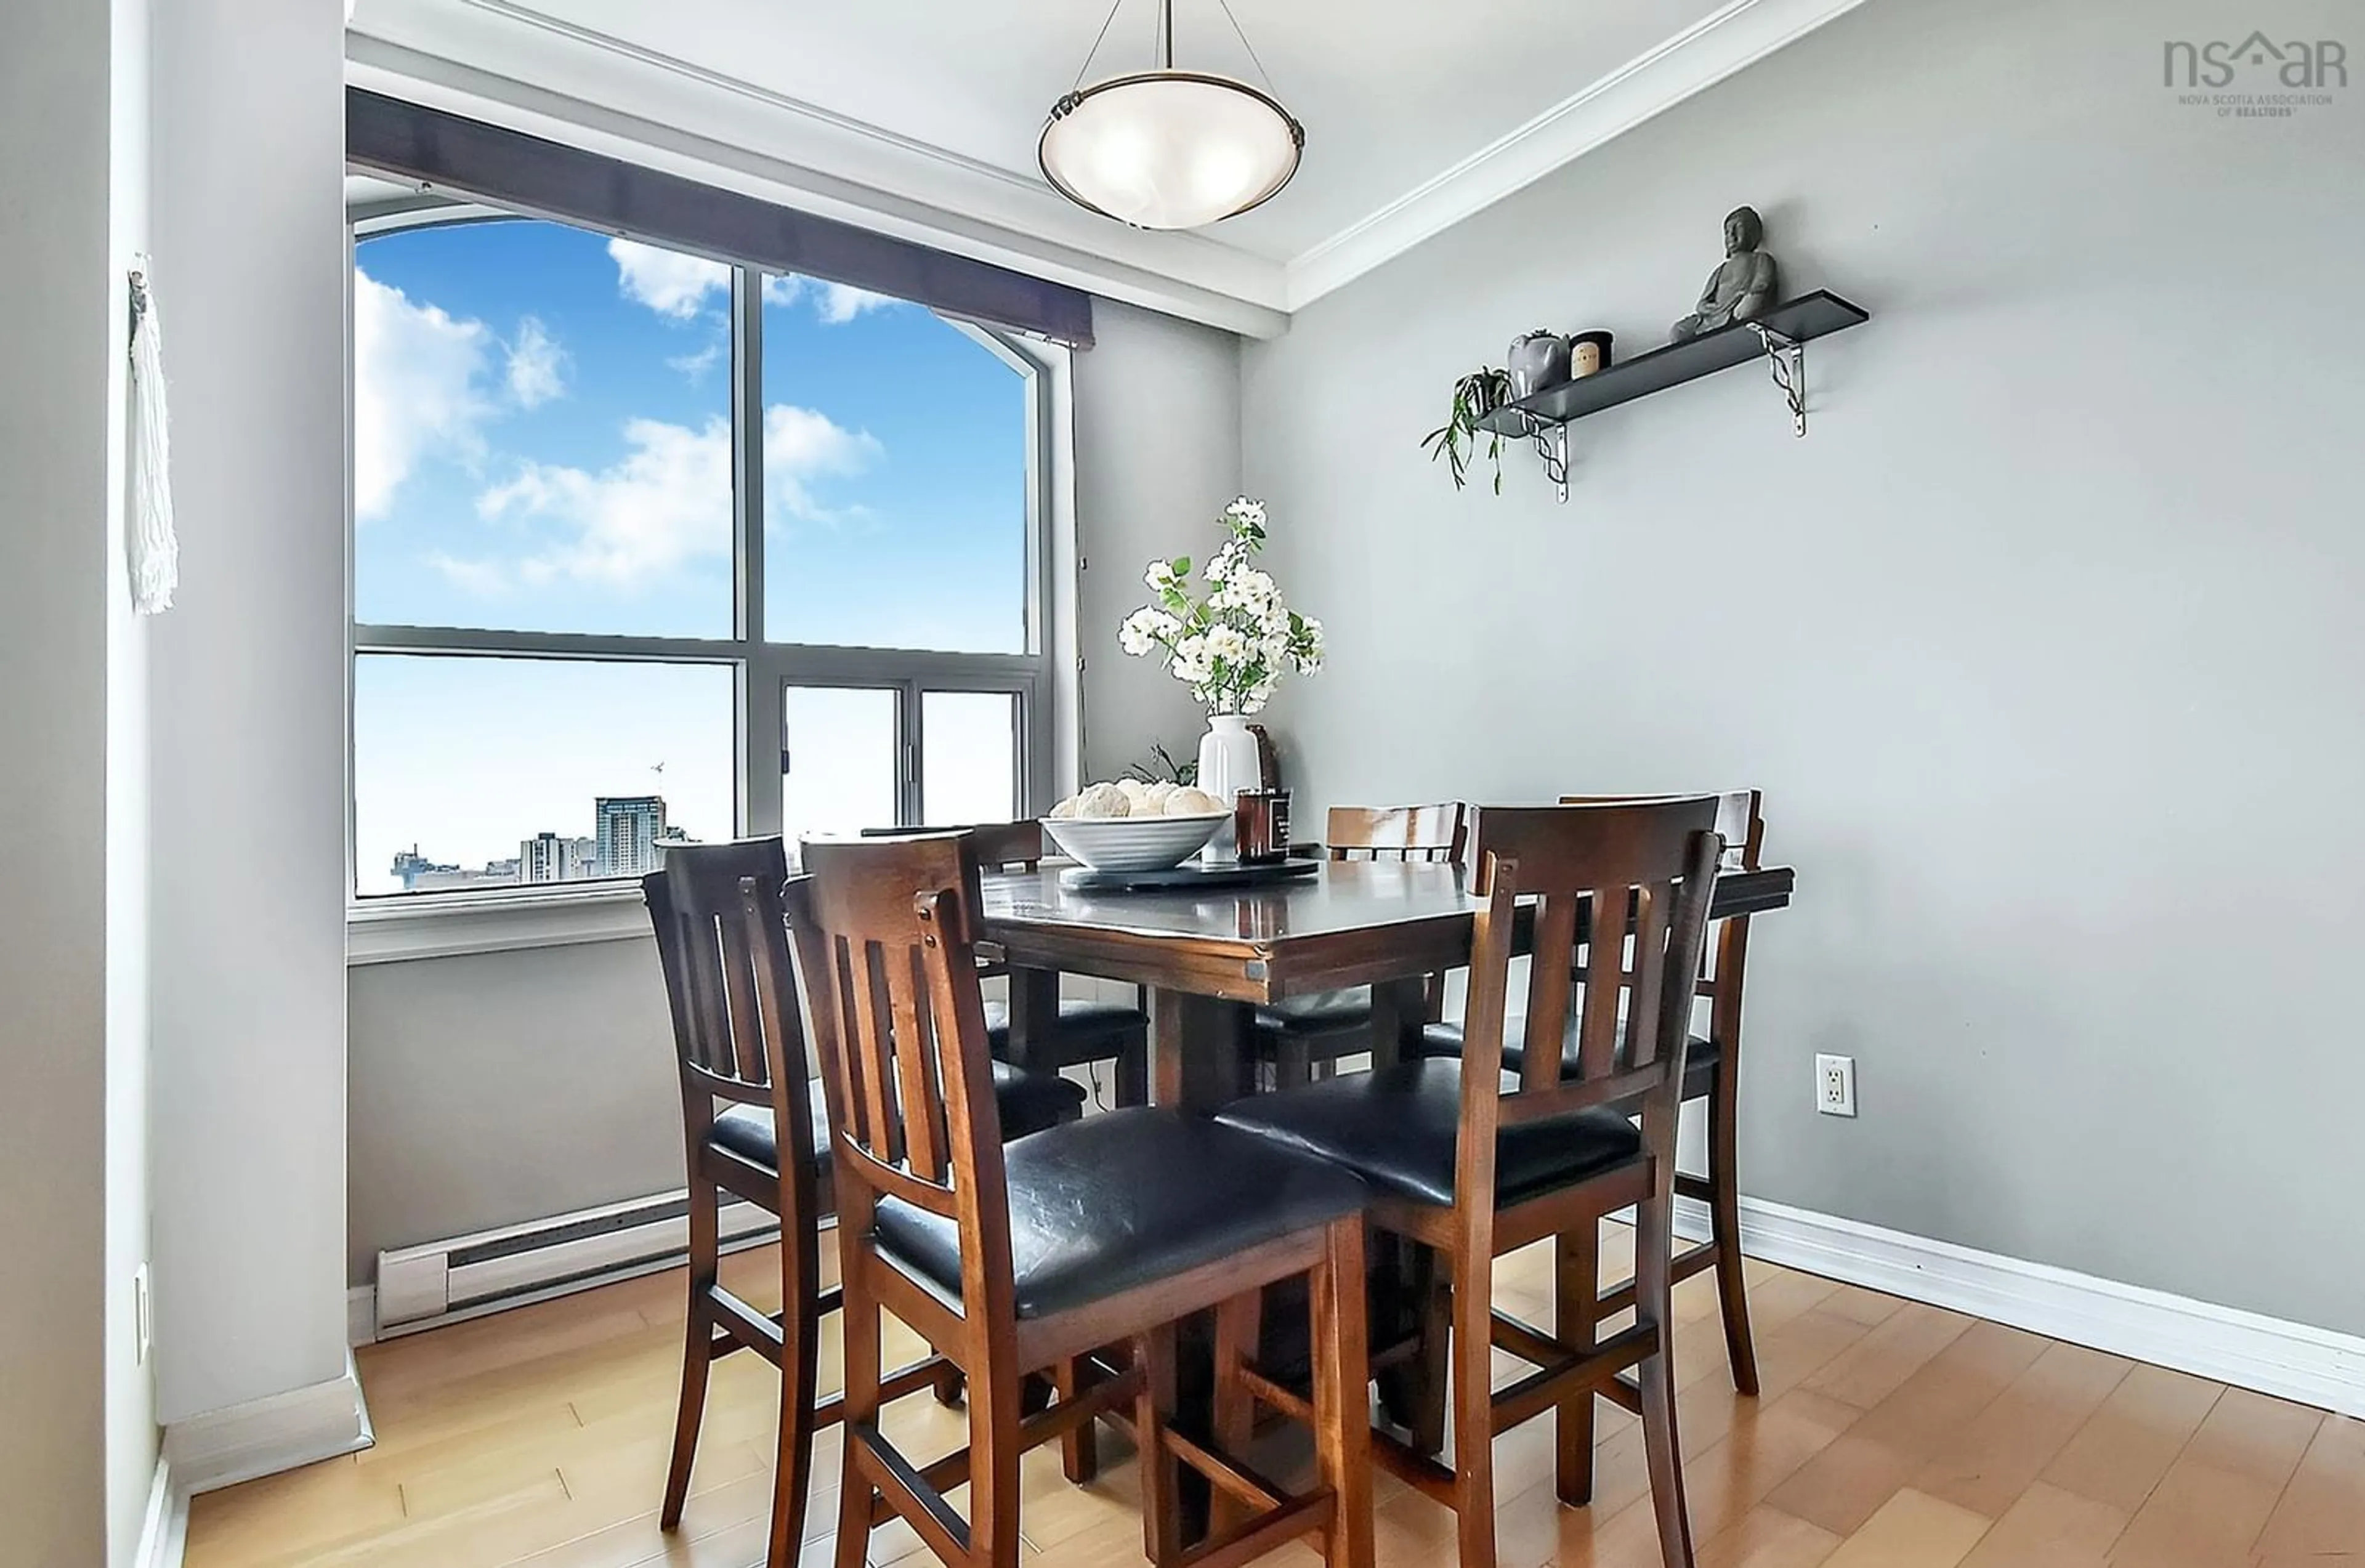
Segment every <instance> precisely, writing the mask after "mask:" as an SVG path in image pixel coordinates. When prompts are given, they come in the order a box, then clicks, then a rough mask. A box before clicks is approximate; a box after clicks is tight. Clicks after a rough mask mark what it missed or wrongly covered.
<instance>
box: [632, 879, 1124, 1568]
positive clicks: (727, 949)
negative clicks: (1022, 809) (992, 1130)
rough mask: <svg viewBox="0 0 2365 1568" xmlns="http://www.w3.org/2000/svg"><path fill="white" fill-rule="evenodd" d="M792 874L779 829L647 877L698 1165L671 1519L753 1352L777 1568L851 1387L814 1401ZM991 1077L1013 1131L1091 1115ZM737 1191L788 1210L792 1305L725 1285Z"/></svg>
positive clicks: (815, 1117)
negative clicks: (721, 1385)
mask: <svg viewBox="0 0 2365 1568" xmlns="http://www.w3.org/2000/svg"><path fill="white" fill-rule="evenodd" d="M787 874H788V863H787V856H786V853H785V852H784V850H783V849H782V846H781V844H780V841H779V839H777V838H764V839H752V840H748V841H746V842H744V843H737V844H702V845H693V846H682V847H679V848H674V849H669V850H667V852H666V865H665V869H664V870H661V871H654V872H651V873H650V874H649V875H648V876H646V877H644V878H643V879H642V880H641V889H642V893H643V896H644V898H645V899H646V900H647V902H648V908H649V924H650V925H651V927H652V928H653V930H654V932H655V935H656V945H657V958H658V965H659V968H660V969H662V970H663V972H664V976H665V987H666V1000H667V1005H668V1006H669V1007H670V1009H671V1011H672V1014H673V1030H674V1043H675V1047H676V1054H677V1057H678V1065H679V1068H680V1076H681V1118H682V1135H683V1143H684V1146H685V1148H686V1150H687V1154H688V1161H687V1163H688V1169H689V1323H688V1327H687V1333H686V1337H685V1339H684V1343H683V1349H682V1361H681V1400H680V1406H679V1408H678V1411H677V1413H676V1416H675V1420H674V1442H673V1460H672V1464H671V1467H670V1469H669V1470H668V1472H667V1477H666V1492H665V1505H664V1508H663V1510H662V1512H661V1513H660V1514H659V1516H658V1518H659V1522H660V1523H661V1524H662V1525H663V1527H664V1528H665V1529H673V1528H674V1527H675V1526H676V1525H678V1523H679V1522H680V1520H681V1511H682V1506H683V1504H684V1503H685V1501H687V1499H688V1497H689V1479H690V1470H691V1467H692V1464H693V1462H695V1460H696V1458H697V1453H698V1430H699V1426H700V1423H701V1417H703V1415H704V1413H705V1408H706V1385H707V1374H708V1372H709V1369H710V1368H711V1367H712V1364H713V1362H714V1361H715V1360H716V1358H718V1357H721V1356H727V1355H730V1354H732V1353H733V1352H734V1351H738V1350H753V1351H755V1352H756V1353H757V1355H759V1356H761V1357H763V1358H764V1359H765V1360H766V1361H770V1362H771V1363H772V1364H773V1365H774V1366H776V1367H778V1368H779V1371H780V1421H779V1441H778V1467H777V1469H776V1471H775V1473H774V1476H773V1484H772V1519H771V1531H770V1538H769V1543H768V1548H767V1556H766V1559H765V1561H766V1562H767V1563H768V1565H769V1568H786V1565H787V1564H789V1563H790V1562H794V1561H795V1559H796V1549H797V1544H798V1542H799V1541H800V1540H801V1539H802V1527H803V1522H804V1510H805V1489H806V1483H807V1480H808V1478H809V1472H810V1470H811V1468H812V1456H813V1433H814V1431H815V1430H816V1429H818V1428H824V1427H827V1426H830V1425H832V1424H833V1423H835V1421H836V1420H837V1419H838V1417H839V1413H840V1409H841V1405H840V1401H839V1400H837V1399H835V1398H831V1399H826V1400H819V1401H816V1399H815V1397H814V1387H813V1383H814V1376H815V1365H816V1355H817V1350H818V1347H819V1344H820V1334H821V1319H822V1316H823V1315H824V1314H825V1313H829V1312H833V1311H835V1310H836V1309H837V1306H838V1300H839V1293H838V1292H837V1291H835V1290H830V1291H824V1290H823V1289H822V1288H821V1283H820V1250H819V1249H820V1221H821V1217H822V1215H824V1213H826V1212H827V1209H828V1206H829V1204H828V1193H827V1180H826V1172H827V1169H828V1167H827V1159H828V1153H829V1126H828V1123H827V1120H826V1119H825V1118H824V1116H823V1115H822V1114H820V1113H819V1106H818V1104H817V1103H816V1102H815V1100H814V1097H813V1091H812V1087H811V1082H810V1080H809V1078H808V1076H807V1068H806V1060H805V1035H804V1028H803V1025H802V1024H801V1021H800V1018H799V1014H798V1008H797V990H796V983H795V978H794V974H793V971H792V968H791V961H790V946H789V932H788V929H787V927H786V925H785V924H783V921H784V917H785V910H786V904H785V902H784V899H783V893H782V883H783V881H784V880H785V879H786V877H787ZM993 1087H994V1092H995V1096H996V1100H997V1103H998V1106H999V1109H1000V1113H1001V1115H1002V1118H1003V1126H1006V1127H1008V1128H1010V1129H1011V1131H1012V1136H1014V1137H1015V1136H1017V1135H1018V1134H1020V1133H1023V1132H1027V1131H1037V1130H1040V1129H1042V1128H1045V1127H1049V1126H1055V1125H1057V1124H1059V1123H1060V1122H1063V1121H1072V1120H1074V1119H1075V1118H1076V1117H1077V1116H1079V1115H1081V1114H1082V1110H1083V1093H1082V1090H1080V1089H1078V1088H1077V1087H1076V1086H1075V1085H1074V1084H1071V1083H1067V1082H1065V1081H1061V1080H1059V1079H1056V1078H1035V1077H1029V1076H1026V1075H1024V1074H1020V1073H1017V1072H1015V1071H1014V1070H1007V1069H1004V1070H1001V1071H1000V1072H999V1073H998V1074H997V1076H996V1078H995V1081H994V1085H993ZM718 1105H719V1106H721V1107H722V1109H721V1110H720V1111H719V1112H718V1110H717V1107H718ZM725 1192H727V1193H731V1194H732V1195H733V1196H734V1197H737V1198H743V1199H745V1200H746V1201H747V1202H749V1203H752V1204H757V1205H758V1206H759V1207H761V1208H763V1209H765V1210H766V1211H768V1213H771V1214H773V1215H778V1216H779V1221H780V1242H779V1255H780V1300H781V1303H782V1308H781V1310H780V1311H779V1313H776V1314H767V1313H763V1312H759V1311H757V1309H756V1308H755V1307H753V1306H750V1305H748V1304H747V1303H746V1302H745V1301H744V1300H742V1299H741V1298H740V1297H739V1296H738V1295H736V1294H734V1293H733V1292H731V1291H729V1290H727V1289H725V1288H724V1287H723V1284H722V1283H721V1282H720V1280H719V1277H718V1267H719V1254H720V1251H721V1247H720V1235H719V1218H720V1210H721V1205H722V1194H723V1193H725ZM955 1375H956V1373H955V1372H954V1371H953V1369H952V1368H951V1367H950V1366H949V1364H947V1363H945V1362H943V1361H933V1362H929V1363H923V1364H921V1365H918V1366H913V1367H908V1368H905V1369H904V1370H902V1372H897V1373H896V1374H895V1375H894V1376H893V1377H891V1378H888V1379H886V1380H884V1382H883V1383H882V1384H881V1388H882V1394H881V1397H884V1398H896V1397H900V1396H901V1395H902V1394H907V1393H910V1392H912V1391H913V1390H914V1389H918V1388H923V1387H933V1388H936V1390H937V1391H938V1392H939V1394H943V1393H945V1392H947V1391H948V1390H950V1389H951V1388H953V1387H954V1386H955V1385H954V1383H953V1382H952V1379H953V1378H954V1376H955Z"/></svg>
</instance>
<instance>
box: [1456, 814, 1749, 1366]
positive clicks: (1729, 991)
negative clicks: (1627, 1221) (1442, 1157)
mask: <svg viewBox="0 0 2365 1568" xmlns="http://www.w3.org/2000/svg"><path fill="white" fill-rule="evenodd" d="M1664 798H1665V797H1664V796H1661V797H1653V796H1638V795H1564V796H1562V797H1561V803H1562V804H1563V805H1605V804H1610V803H1614V802H1618V801H1642V800H1651V799H1664ZM1764 803H1765V797H1764V796H1763V794H1762V793H1761V792H1760V791H1758V790H1731V791H1728V792H1727V793H1725V794H1724V795H1722V796H1721V797H1719V799H1718V801H1717V812H1716V831H1717V834H1718V836H1719V837H1721V838H1722V839H1723V840H1724V846H1725V852H1724V853H1725V866H1726V868H1727V869H1730V870H1736V871H1754V870H1756V869H1757V868H1758V866H1759V864H1760V857H1761V856H1762V855H1763V853H1764V850H1765V815H1764V812H1763V806H1764ZM1708 953H1709V959H1708V962H1707V964H1706V965H1705V966H1704V967H1703V969H1702V971H1701V976H1700V981H1699V995H1700V997H1701V999H1702V1000H1704V1001H1705V1002H1708V1004H1709V1017H1708V1032H1707V1033H1706V1034H1705V1035H1700V1034H1695V1035H1694V1036H1692V1040H1691V1046H1690V1048H1689V1049H1688V1050H1687V1052H1686V1053H1685V1058H1684V1099H1685V1100H1686V1101H1687V1102H1688V1101H1694V1100H1704V1101H1706V1102H1707V1104H1708V1127H1707V1133H1708V1137H1707V1161H1706V1170H1705V1171H1704V1172H1703V1173H1702V1174H1700V1175H1698V1176H1694V1175H1691V1174H1689V1173H1688V1172H1684V1171H1678V1172H1677V1173H1676V1193H1678V1194H1680V1195H1681V1196H1683V1197H1687V1198H1692V1199H1696V1200H1698V1201H1699V1202H1701V1203H1704V1204H1707V1205H1708V1211H1709V1237H1708V1239H1707V1240H1705V1241H1702V1242H1699V1243H1697V1244H1695V1245H1693V1246H1690V1247H1687V1248H1686V1249H1684V1250H1682V1251H1681V1252H1678V1253H1676V1258H1675V1264H1674V1273H1675V1280H1676V1283H1677V1284H1681V1283H1682V1282H1684V1281H1686V1280H1687V1279H1690V1278H1691V1277H1692V1276H1693V1275H1694V1274H1698V1273H1703V1272H1706V1271H1709V1270H1710V1269H1713V1270H1715V1271H1716V1289H1717V1300H1718V1304H1719V1308H1720V1310H1721V1314H1722V1316H1723V1322H1724V1349H1725V1361H1726V1364H1727V1365H1728V1366H1729V1367H1730V1368H1731V1369H1732V1386H1733V1387H1734V1388H1735V1389H1736V1390H1737V1391H1739V1392H1740V1393H1742V1394H1748V1395H1751V1396H1754V1395H1755V1394H1756V1393H1757V1387H1758V1383H1757V1349H1756V1342H1755V1340H1754V1338H1753V1337H1752V1335H1751V1333H1750V1328H1749V1294H1748V1291H1747V1289H1746V1288H1745V1285H1744V1283H1743V1276H1742V1256H1741V1177H1740V1163H1741V1161H1740V1142H1741V1115H1740V1107H1741V987H1742V979H1743V974H1744V973H1745V972H1746V969H1747V968H1748V959H1749V917H1748V916H1747V915H1745V914H1737V915H1732V916H1730V917H1728V918H1726V919H1724V920H1721V921H1718V922H1717V923H1716V925H1715V928H1714V934H1713V935H1712V937H1711V939H1710V940H1709V944H1708ZM1513 1032H1514V1033H1515V1034H1516V1033H1517V1031H1516V1030H1514V1031H1513ZM1422 1046H1423V1049H1424V1050H1426V1051H1427V1052H1428V1053H1429V1055H1432V1056H1458V1055H1460V1054H1461V1049H1462V1031H1461V1029H1460V1027H1459V1026H1458V1025H1452V1024H1432V1025H1429V1027H1428V1028H1427V1029H1426V1030H1424V1031H1423V1032H1422ZM1576 1051H1577V1042H1576V1039H1575V1036H1574V1034H1573V1033H1572V1034H1571V1035H1570V1036H1569V1037H1568V1038H1567V1039H1566V1041H1565V1042H1564V1046H1563V1047H1562V1054H1561V1060H1562V1063H1563V1067H1562V1070H1563V1072H1564V1073H1565V1072H1566V1071H1568V1070H1569V1064H1572V1063H1573V1062H1575V1059H1576ZM1519 1058H1520V1053H1519V1051H1518V1050H1517V1049H1515V1048H1513V1047H1505V1049H1504V1053H1503V1059H1504V1062H1505V1064H1506V1065H1507V1066H1508V1067H1509V1068H1510V1069H1511V1070H1513V1071H1517V1070H1519ZM1633 1292H1634V1282H1633V1281H1632V1280H1631V1279H1629V1280H1627V1281H1626V1282H1623V1283H1621V1284H1619V1285H1616V1286H1613V1287H1611V1288H1610V1289H1609V1290H1608V1292H1607V1293H1605V1294H1604V1295H1603V1297H1602V1302H1601V1312H1602V1316H1605V1317H1608V1316H1616V1315H1617V1314H1618V1313H1620V1312H1622V1311H1624V1310H1625V1309H1626V1308H1628V1307H1630V1306H1631V1305H1633V1304H1634V1302H1633ZM1612 1397H1622V1394H1613V1395H1612Z"/></svg>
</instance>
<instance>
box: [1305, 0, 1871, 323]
mask: <svg viewBox="0 0 2365 1568" xmlns="http://www.w3.org/2000/svg"><path fill="white" fill-rule="evenodd" d="M1862 3H1863V0H1730V3H1729V4H1727V5H1726V6H1724V7H1723V8H1722V9H1721V10H1718V11H1715V12H1712V13H1711V14H1709V16H1706V17H1701V18H1700V19H1699V20H1698V22H1696V23H1694V24H1693V25H1692V26H1691V27H1689V28H1686V29H1685V30H1684V31H1682V32H1680V33H1677V34H1676V35H1675V36H1674V37H1673V38H1670V39H1667V40H1666V41H1665V42H1664V43H1662V44H1660V45H1659V46H1658V47H1657V48H1655V49H1653V50H1649V51H1648V52H1647V53H1644V54H1642V55H1638V56H1637V57H1635V58H1634V59H1632V60H1631V61H1628V62H1626V63H1625V64H1624V65H1621V66H1620V67H1619V68H1618V69H1617V70H1615V71H1613V72H1611V73H1609V74H1608V75H1607V76H1604V77H1602V78H1601V79H1600V80H1599V81H1597V82H1595V83H1593V84H1590V85H1588V86H1586V87H1583V88H1581V89H1579V90H1578V91H1576V92H1575V93H1572V94H1571V95H1568V96H1567V97H1565V98H1563V99H1562V100H1561V101H1560V102H1559V103H1557V104H1554V105H1553V106H1552V107H1550V108H1548V109H1546V110H1545V111H1544V112H1543V113H1541V114H1540V115H1538V116H1536V117H1535V118H1533V119H1531V120H1530V121H1528V123H1527V124H1525V125H1523V126H1521V127H1519V129H1517V130H1514V131H1512V132H1511V133H1510V134H1509V135H1508V136H1505V137H1502V138H1500V139H1499V140H1496V141H1495V142H1493V143H1491V144H1490V145H1488V146H1485V147H1483V148H1481V149H1479V150H1478V151H1475V152H1474V153H1472V154H1471V155H1470V156H1469V157H1467V158H1464V159H1463V160H1462V162H1459V163H1456V164H1454V165H1453V167H1452V168H1450V169H1448V170H1446V171H1445V172H1444V173H1442V174H1438V175H1437V176H1436V177H1435V178H1433V179H1429V180H1426V181H1424V182H1422V183H1421V184H1420V185H1417V186H1415V187H1414V188H1413V189H1411V190H1409V191H1407V192H1406V193H1405V194H1404V195H1403V196H1398V197H1397V198H1396V199H1395V200H1394V201H1392V202H1389V203H1388V204H1387V205H1386V206H1384V207H1381V208H1379V209H1378V210H1377V211H1375V212H1373V213H1372V214H1370V215H1369V216H1368V217H1365V218H1362V219H1361V220H1359V221H1358V222H1355V223H1352V224H1350V225H1349V226H1348V227H1346V228H1345V229H1342V230H1339V232H1338V233H1336V234H1333V235H1332V236H1330V238H1328V240H1325V241H1322V242H1321V243H1320V244H1318V245H1316V246H1314V247H1312V248H1311V249H1309V250H1307V251H1306V252H1303V253H1302V254H1300V255H1298V256H1296V257H1295V258H1294V259H1292V260H1291V262H1290V263H1289V266H1288V269H1287V272H1288V288H1287V290H1286V294H1285V308H1287V309H1289V310H1291V311H1293V312H1294V311H1297V310H1302V309H1304V308H1306V306H1307V305H1310V304H1312V303H1313V302H1314V301H1315V300H1317V299H1319V298H1321V297H1323V296H1324V295H1326V294H1328V293H1330V292H1331V291H1332V290H1334V289H1338V288H1341V287H1344V286H1346V285H1348V284H1350V283H1351V282H1353V281H1354V280H1355V279H1357V278H1359V277H1361V276H1362V275H1363V274H1365V273H1368V272H1370V271H1372V270H1373V268H1375V267H1378V266H1380V265H1382V264H1384V263H1387V262H1389V261H1392V260H1394V259H1395V257H1397V256H1400V255H1402V254H1404V252H1407V251H1409V250H1411V249H1412V248H1413V247H1414V246H1416V245H1418V244H1419V243H1420V242H1421V241H1424V240H1428V239H1430V238H1432V237H1434V236H1436V235H1438V234H1440V233H1443V232H1444V231H1445V230H1448V229H1451V228H1452V227H1453V226H1454V225H1455V224H1457V223H1459V222H1461V221H1462V220H1463V218H1469V217H1471V216H1472V215H1473V214H1474V213H1478V212H1481V211H1484V210H1485V208H1487V207H1492V206H1493V205H1494V204H1495V203H1496V202H1498V201H1501V200H1502V199H1503V198H1504V197H1505V196H1510V195H1512V194H1513V193H1514V192H1517V191H1520V190H1524V189H1525V188H1526V187H1527V186H1529V185H1533V184H1534V183H1535V182H1536V181H1538V180H1540V179H1541V178H1543V177H1544V176H1545V175H1546V174H1551V173H1552V171H1553V170H1555V169H1558V168H1561V167H1563V166H1564V165H1565V164H1568V163H1571V162H1575V160H1577V159H1578V158H1581V157H1583V156H1584V155H1585V154H1586V153H1587V152H1590V151H1593V150H1594V149H1595V148H1597V147H1599V146H1600V145H1602V144H1603V143H1604V142H1606V141H1609V140H1613V139H1615V138H1617V137H1620V136H1622V135H1624V134H1625V133H1626V132H1627V131H1630V130H1631V129H1634V128H1635V127H1636V126H1638V125H1641V124H1642V122H1643V121H1644V120H1647V119H1650V118H1653V116H1655V115H1658V114H1661V113H1663V112H1664V111H1665V110H1667V109H1671V108H1673V107H1675V106H1676V105H1677V104H1680V103H1682V102H1683V101H1684V100H1685V99H1686V98H1688V97H1690V96H1691V95H1693V94H1695V93H1698V92H1700V91H1702V90H1703V89H1706V88H1709V87H1712V86H1714V85H1715V84H1717V83H1719V82H1721V81H1723V80H1724V79H1725V78H1726V77H1728V76H1731V75H1732V74H1733V73H1735V72H1738V71H1741V70H1743V69H1745V68H1747V67H1748V66H1750V65H1753V64H1754V63H1756V62H1758V61H1760V60H1763V59H1764V58H1765V56H1767V55H1769V54H1771V53H1773V52H1774V51H1775V50H1777V49H1780V48H1781V47H1782V46H1783V45H1784V44H1787V43H1792V42H1795V41H1797V40H1798V39H1801V38H1804V37H1805V36H1806V35H1807V34H1809V33H1810V32H1813V31H1814V30H1815V29H1816V28H1820V27H1821V26H1822V25H1823V24H1824V23H1826V22H1829V21H1832V20H1833V19H1835V18H1836V17H1841V16H1844V15H1845V14H1846V13H1847V12H1849V11H1852V10H1854V9H1855V7H1856V6H1858V5H1860V4H1862Z"/></svg>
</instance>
